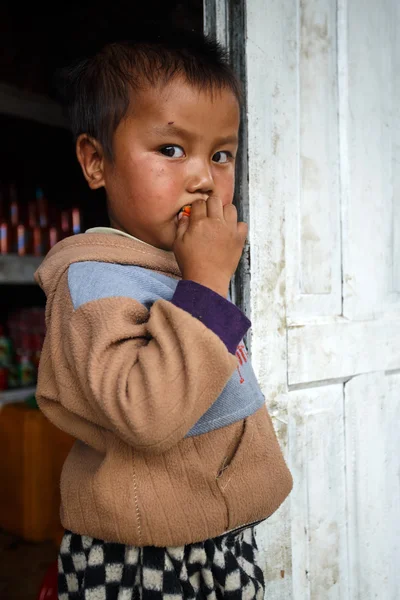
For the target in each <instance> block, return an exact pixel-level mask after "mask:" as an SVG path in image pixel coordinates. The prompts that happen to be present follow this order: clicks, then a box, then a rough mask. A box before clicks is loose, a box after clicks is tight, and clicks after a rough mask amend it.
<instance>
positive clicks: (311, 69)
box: [278, 0, 342, 320]
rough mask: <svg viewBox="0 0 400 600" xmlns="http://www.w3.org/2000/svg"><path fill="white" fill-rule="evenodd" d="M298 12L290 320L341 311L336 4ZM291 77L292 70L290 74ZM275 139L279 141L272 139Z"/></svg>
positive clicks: (312, 2) (311, 4)
mask: <svg viewBox="0 0 400 600" xmlns="http://www.w3.org/2000/svg"><path fill="white" fill-rule="evenodd" d="M296 10H297V11H298V22H299V26H298V57H297V65H296V71H297V82H296V85H297V92H296V93H297V97H298V115H296V120H297V121H298V140H297V144H296V147H295V148H293V149H292V159H293V160H295V159H297V160H298V161H299V164H298V170H299V174H298V176H297V190H296V194H293V195H292V196H291V197H290V198H289V201H288V204H287V211H286V222H287V228H286V235H287V237H286V244H287V250H286V252H287V254H288V255H289V256H290V260H288V261H287V302H288V309H287V313H288V318H289V319H291V320H296V318H297V315H301V316H304V315H307V314H310V315H312V316H318V315H331V314H336V315H340V314H341V308H342V299H341V250H340V197H339V136H338V117H337V115H338V89H337V46H336V24H337V23H336V15H337V5H336V0H307V2H301V3H299V4H298V5H297V8H296ZM295 76H296V73H293V77H295ZM278 137H279V136H278Z"/></svg>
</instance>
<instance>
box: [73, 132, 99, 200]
mask: <svg viewBox="0 0 400 600" xmlns="http://www.w3.org/2000/svg"><path fill="white" fill-rule="evenodd" d="M76 156H77V159H78V162H79V164H80V165H81V168H82V172H83V174H84V176H85V179H86V181H87V182H88V184H89V187H90V189H91V190H97V189H99V188H101V187H104V152H103V148H102V145H101V144H100V142H98V141H97V140H95V139H94V138H92V137H91V136H90V135H88V134H87V133H82V134H81V135H80V136H79V137H78V139H77V140H76Z"/></svg>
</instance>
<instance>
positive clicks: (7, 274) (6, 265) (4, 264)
mask: <svg viewBox="0 0 400 600" xmlns="http://www.w3.org/2000/svg"><path fill="white" fill-rule="evenodd" d="M42 260H43V258H40V257H36V256H18V255H16V254H5V255H0V284H1V283H35V280H34V278H33V275H34V273H35V271H36V269H37V268H38V267H39V265H40V263H41V262H42Z"/></svg>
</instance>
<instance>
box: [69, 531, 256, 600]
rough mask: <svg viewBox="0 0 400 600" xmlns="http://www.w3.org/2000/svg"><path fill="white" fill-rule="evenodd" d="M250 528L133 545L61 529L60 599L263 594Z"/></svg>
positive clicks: (177, 599) (238, 599)
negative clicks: (184, 541)
mask: <svg viewBox="0 0 400 600" xmlns="http://www.w3.org/2000/svg"><path fill="white" fill-rule="evenodd" d="M257 554H258V551H257V544H256V540H255V534H254V529H253V528H249V529H245V530H244V531H241V532H240V533H236V534H230V535H229V534H228V535H225V536H221V537H219V538H215V539H211V540H206V541H205V542H201V543H196V544H190V545H188V546H182V547H178V548H173V547H171V548H156V547H153V546H147V547H144V548H136V547H134V546H124V545H123V544H114V543H109V542H103V541H102V540H96V539H93V538H91V537H87V536H81V535H76V534H73V533H71V532H69V531H67V532H65V535H64V538H63V540H62V544H61V548H60V554H59V559H58V598H59V600H161V598H163V599H164V600H192V599H193V600H195V599H202V600H204V599H207V600H219V599H220V598H226V599H228V600H262V599H263V597H264V577H263V573H262V570H261V569H260V567H259V566H258V565H257Z"/></svg>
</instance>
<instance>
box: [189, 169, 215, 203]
mask: <svg viewBox="0 0 400 600" xmlns="http://www.w3.org/2000/svg"><path fill="white" fill-rule="evenodd" d="M214 187H215V186H214V180H213V177H212V173H211V168H210V166H209V165H206V164H202V165H199V164H197V165H196V168H194V169H193V170H192V172H191V173H190V175H189V176H188V179H187V184H186V189H187V191H188V192H190V193H192V194H194V193H198V194H206V195H207V196H209V195H210V194H212V193H213V192H214Z"/></svg>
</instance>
